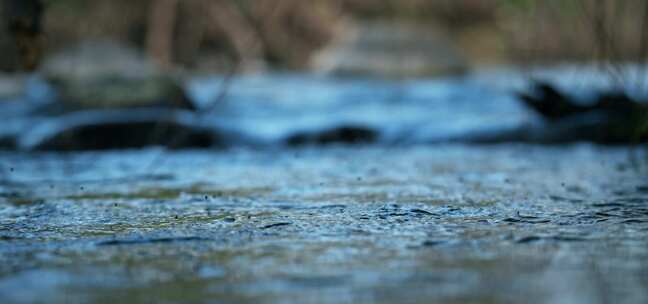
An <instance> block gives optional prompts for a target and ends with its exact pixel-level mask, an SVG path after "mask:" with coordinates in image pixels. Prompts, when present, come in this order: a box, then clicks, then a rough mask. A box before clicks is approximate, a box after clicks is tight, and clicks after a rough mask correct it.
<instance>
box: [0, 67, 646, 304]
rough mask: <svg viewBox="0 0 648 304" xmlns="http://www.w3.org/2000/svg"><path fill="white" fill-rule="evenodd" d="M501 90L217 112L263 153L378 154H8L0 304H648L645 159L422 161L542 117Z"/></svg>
mask: <svg viewBox="0 0 648 304" xmlns="http://www.w3.org/2000/svg"><path fill="white" fill-rule="evenodd" d="M466 81H470V82H468V83H466ZM201 82H205V84H203V85H201ZM213 83H218V82H217V81H216V82H214V79H201V80H196V81H194V82H192V84H191V86H195V87H193V89H192V92H193V93H192V94H194V98H195V99H196V100H198V101H201V100H202V101H203V102H204V103H205V104H207V103H208V102H209V100H211V99H213V95H214V92H215V90H214V88H213V87H211V85H212V84H213ZM291 83H292V84H293V85H292V86H289V84H291ZM294 84H299V85H298V86H295V85H294ZM378 84H380V85H378ZM462 84H463V85H462ZM282 85H284V86H285V87H282ZM505 87H506V86H505ZM507 88H508V89H510V86H509V87H507ZM503 90H504V89H502V88H501V87H500V88H497V86H492V85H487V84H486V82H479V81H476V80H465V79H464V80H457V79H455V80H447V81H418V82H406V83H393V82H378V81H361V80H339V79H338V80H330V79H319V80H318V79H317V78H306V79H299V78H298V77H297V76H277V78H273V79H271V80H268V79H263V78H254V77H252V78H248V79H245V80H239V81H237V82H234V83H233V84H232V87H231V88H230V91H229V97H228V98H227V99H226V100H225V101H224V103H226V105H223V106H222V107H218V108H217V109H216V110H214V111H215V112H218V113H220V114H221V115H220V116H218V117H221V118H222V121H219V122H217V123H218V124H221V123H222V124H227V125H228V126H229V127H230V128H232V129H233V130H235V133H238V134H246V136H244V137H246V138H248V139H250V138H253V139H250V140H251V141H252V142H255V143H257V144H258V143H259V142H263V143H276V142H277V141H280V140H282V139H283V138H285V137H286V136H288V135H290V134H291V133H294V130H296V129H299V130H306V131H308V130H311V128H312V129H316V128H328V127H334V126H337V125H368V126H375V128H376V129H379V130H380V135H379V136H381V137H380V138H382V139H384V141H379V142H378V143H374V144H371V145H361V146H348V145H326V146H304V147H293V148H288V147H283V146H280V145H276V144H267V145H262V146H255V145H251V146H248V145H241V146H238V147H232V148H228V149H224V150H223V149H220V150H217V149H211V150H209V149H208V150H180V151H168V150H162V149H158V148H149V149H143V150H122V151H105V152H69V153H56V152H11V151H6V152H2V153H0V295H1V298H2V301H1V302H2V303H85V302H97V303H115V302H119V303H129V302H143V303H150V302H154V303H176V302H184V303H435V302H439V303H441V302H442V303H470V302H472V303H502V302H505V303H520V302H524V303H556V302H558V303H645V302H648V289H647V288H646V286H648V262H647V261H648V238H647V237H646V236H648V178H647V177H648V176H647V174H646V168H645V167H644V166H643V165H642V164H641V161H639V164H635V163H633V162H632V160H633V159H635V158H639V159H641V155H643V154H645V153H646V151H645V150H644V149H641V148H632V147H604V146H597V145H591V144H586V143H576V144H570V145H561V146H542V145H533V144H513V143H508V144H494V145H474V144H461V143H437V144H423V143H424V142H434V141H435V138H439V137H448V138H449V137H454V136H458V135H460V134H466V133H470V132H482V131H483V130H484V129H487V130H496V129H498V128H500V129H501V128H511V127H515V126H516V125H519V124H526V123H530V122H532V121H533V120H534V119H536V118H534V117H533V115H532V114H531V113H529V112H528V111H527V110H525V109H522V108H521V107H519V106H518V105H517V103H516V102H515V101H514V100H513V99H512V97H511V96H510V94H504V93H503V92H504V91H503ZM403 96H405V97H403ZM435 96H436V97H435ZM264 100H265V101H264ZM352 100H353V101H357V102H355V103H353V104H348V103H349V101H352ZM421 109H427V110H425V111H423V110H421ZM237 113H239V115H238V116H237ZM241 113H244V115H243V114H241ZM360 113H364V114H362V115H361V114H360ZM210 123H213V122H210ZM417 130H418V132H414V131H417ZM489 132H490V131H489ZM404 134H407V136H405V135H404ZM417 136H419V137H417ZM403 137H406V138H405V139H403ZM417 138H418V139H417ZM395 143H400V144H398V145H396V144H395Z"/></svg>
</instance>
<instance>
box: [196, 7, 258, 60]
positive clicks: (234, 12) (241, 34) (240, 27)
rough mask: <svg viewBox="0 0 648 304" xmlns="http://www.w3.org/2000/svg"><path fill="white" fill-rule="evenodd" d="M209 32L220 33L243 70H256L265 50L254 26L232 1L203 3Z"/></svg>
mask: <svg viewBox="0 0 648 304" xmlns="http://www.w3.org/2000/svg"><path fill="white" fill-rule="evenodd" d="M203 4H204V8H205V11H206V12H207V15H208V20H209V21H208V26H209V30H213V31H220V32H222V33H223V34H224V35H225V36H226V37H225V38H226V39H227V42H228V43H230V44H231V46H232V48H233V50H234V52H235V54H236V57H237V59H238V60H239V63H240V66H241V67H242V68H243V69H246V68H249V69H258V68H259V65H261V64H262V62H263V59H264V53H265V50H264V48H263V42H262V40H261V38H260V37H259V34H258V33H257V31H256V29H255V28H254V25H253V24H251V23H250V21H249V20H248V18H246V16H245V15H244V14H243V12H242V11H241V8H240V7H239V6H238V5H237V4H236V3H235V2H234V1H211V0H204V1H203Z"/></svg>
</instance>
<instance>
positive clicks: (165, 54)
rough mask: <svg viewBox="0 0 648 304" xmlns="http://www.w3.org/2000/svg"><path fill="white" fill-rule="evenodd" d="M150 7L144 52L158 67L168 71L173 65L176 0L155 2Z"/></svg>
mask: <svg viewBox="0 0 648 304" xmlns="http://www.w3.org/2000/svg"><path fill="white" fill-rule="evenodd" d="M151 5H152V7H151V9H150V13H149V18H148V29H147V35H146V50H147V53H148V55H149V56H150V57H151V58H153V60H154V61H155V63H156V64H158V66H160V67H162V68H165V69H168V68H171V66H172V64H173V36H174V35H173V33H174V29H175V21H176V16H177V8H178V0H156V1H152V3H151Z"/></svg>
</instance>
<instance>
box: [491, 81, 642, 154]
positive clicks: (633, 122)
mask: <svg viewBox="0 0 648 304" xmlns="http://www.w3.org/2000/svg"><path fill="white" fill-rule="evenodd" d="M518 97H519V98H520V100H521V101H522V102H523V103H524V104H525V105H526V106H527V107H529V108H530V109H532V110H534V111H535V112H537V113H538V114H539V115H540V116H541V117H542V118H543V119H544V121H545V124H543V125H542V126H537V127H532V128H523V129H520V130H515V131H513V132H511V133H510V134H499V135H498V136H499V137H516V138H518V139H520V140H522V141H530V142H543V143H564V142H573V141H590V142H596V143H603V144H622V143H633V142H640V141H645V140H647V139H648V130H645V125H646V122H647V121H648V106H647V105H646V104H645V103H642V102H639V101H637V100H634V99H632V98H631V97H629V96H628V95H627V94H625V93H623V92H602V93H600V94H598V96H597V98H596V99H595V100H594V101H593V102H592V101H590V102H589V103H588V102H587V101H586V100H580V99H578V98H576V97H573V96H570V95H568V94H565V93H562V92H560V91H559V90H558V89H557V88H556V87H555V86H553V85H551V84H549V83H546V82H535V83H534V84H533V88H532V89H531V90H530V91H529V92H521V93H518Z"/></svg>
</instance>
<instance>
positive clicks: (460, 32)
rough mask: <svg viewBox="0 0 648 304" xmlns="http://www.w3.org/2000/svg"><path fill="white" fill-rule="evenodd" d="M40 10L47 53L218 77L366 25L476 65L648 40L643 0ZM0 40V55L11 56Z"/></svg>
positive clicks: (291, 64)
mask: <svg viewBox="0 0 648 304" xmlns="http://www.w3.org/2000/svg"><path fill="white" fill-rule="evenodd" d="M44 2H45V3H46V5H47V12H46V18H45V19H46V20H45V29H46V31H47V37H48V39H47V49H48V50H49V51H50V52H51V51H56V50H60V49H62V48H66V47H68V46H69V45H71V44H75V43H77V42H79V41H80V40H87V39H95V38H108V39H112V40H117V41H120V42H123V43H127V44H130V45H133V46H136V47H139V48H141V49H145V50H148V51H149V54H150V55H151V56H153V57H158V59H159V60H158V61H159V62H160V63H161V64H162V65H165V66H166V65H169V66H182V67H186V68H190V69H193V68H204V67H207V68H209V67H214V68H219V67H222V64H221V63H222V62H227V61H231V59H232V58H234V59H236V60H239V61H245V62H248V63H250V64H254V63H257V62H265V63H267V64H270V65H271V66H274V67H279V68H291V69H292V68H296V69H300V68H305V67H307V66H308V62H309V59H310V58H311V56H312V54H313V53H314V52H317V51H318V50H319V49H321V48H322V47H323V46H326V45H327V44H328V43H329V41H331V40H332V39H334V38H335V37H337V36H338V35H340V34H341V33H345V32H348V29H349V28H350V27H353V24H354V23H357V22H365V21H371V22H373V21H379V22H392V23H415V24H417V26H422V27H429V28H430V29H431V30H434V31H435V32H445V33H446V34H447V36H448V37H450V38H451V39H452V40H453V42H454V43H456V44H457V45H458V46H459V48H461V49H463V50H464V51H465V53H467V54H468V57H469V59H470V61H471V62H472V63H477V64H479V63H482V62H492V61H495V62H496V63H502V62H504V63H506V62H515V63H523V64H524V63H530V64H531V63H538V62H547V61H552V62H555V61H583V60H589V59H592V58H597V59H601V58H603V57H605V56H608V57H610V58H611V59H613V60H619V61H623V60H637V59H645V53H642V51H641V49H642V48H645V47H644V46H642V45H643V44H644V43H643V42H642V41H643V40H645V39H640V38H639V37H642V35H645V32H647V31H645V30H643V29H644V28H645V26H644V24H643V20H644V19H646V18H645V17H646V14H645V9H644V7H645V6H646V5H645V3H646V1H644V0H623V1H615V0H569V1H563V0H542V1H540V0H493V1H483V0H313V1H303V0H236V1H234V0H231V1H212V0H170V2H172V3H173V5H171V7H173V11H172V12H167V14H166V15H167V16H166V17H165V18H167V19H169V20H167V21H168V22H167V23H169V22H170V23H171V25H172V26H171V27H170V28H169V29H158V30H155V29H152V27H154V26H153V24H162V25H163V24H165V20H158V22H153V21H152V19H155V18H154V16H155V15H156V14H154V11H155V8H156V6H159V5H160V3H162V2H165V1H160V0H157V1H156V0H138V1H130V0H94V1H87V0H44ZM158 12H159V11H158ZM162 15H164V14H162ZM163 19H164V18H163ZM565 29H569V30H568V31H567V30H565ZM2 40H3V37H2V36H0V49H4V48H7V47H9V46H7V43H4V42H3V41H2ZM167 44H168V46H165V45H167ZM153 49H157V50H159V49H166V50H163V51H159V52H153V51H152V50H153ZM5 57H7V58H10V56H5ZM2 61H3V59H0V66H3V62H2ZM5 61H8V62H10V61H11V60H10V59H6V60H5Z"/></svg>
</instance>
